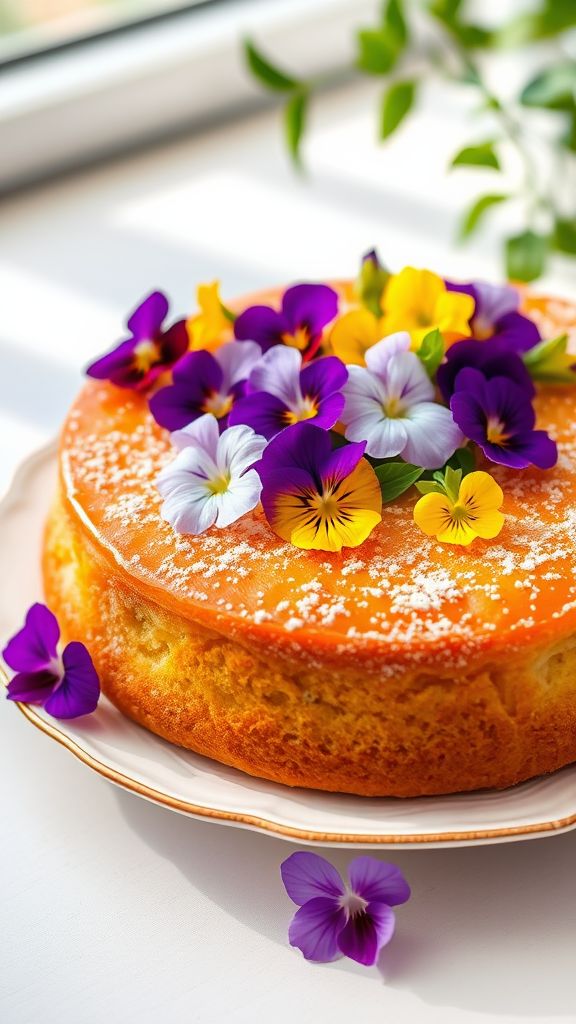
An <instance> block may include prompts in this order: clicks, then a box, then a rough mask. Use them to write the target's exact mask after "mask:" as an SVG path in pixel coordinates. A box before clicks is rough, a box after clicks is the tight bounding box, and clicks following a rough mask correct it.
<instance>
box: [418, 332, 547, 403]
mask: <svg viewBox="0 0 576 1024" xmlns="http://www.w3.org/2000/svg"><path fill="white" fill-rule="evenodd" d="M468 368H473V369H475V370H481V371H482V374H483V375H484V377H486V378H487V379H488V380H490V378H491V377H507V378H508V380H511V381H513V382H514V383H515V384H517V385H518V387H521V388H523V390H524V391H525V392H526V395H527V396H528V398H532V397H533V395H534V394H535V388H534V384H533V383H532V378H531V376H530V374H529V372H528V370H527V368H526V366H525V365H524V361H523V360H522V358H521V356H519V355H518V353H517V352H514V351H513V350H512V349H511V348H510V346H509V345H508V344H507V342H506V341H502V340H500V339H493V340H491V341H473V340H471V339H469V338H466V339H464V341H457V342H456V344H455V345H451V346H450V348H449V349H448V351H447V353H446V361H445V362H444V363H442V364H441V365H440V366H439V367H438V370H437V372H436V381H437V384H438V387H439V388H440V391H441V393H442V397H443V399H444V401H445V402H449V401H450V399H451V397H452V395H453V393H454V390H455V387H454V386H455V382H456V378H457V376H458V374H459V373H460V371H461V370H464V369H468Z"/></svg>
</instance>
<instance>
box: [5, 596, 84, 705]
mask: <svg viewBox="0 0 576 1024" xmlns="http://www.w3.org/2000/svg"><path fill="white" fill-rule="evenodd" d="M59 640H60V627H59V625H58V622H57V619H56V616H55V615H53V613H52V612H51V611H50V609H49V608H47V607H46V605H43V604H33V605H32V607H31V608H30V609H29V611H28V613H27V615H26V621H25V623H24V626H23V627H22V629H21V630H20V631H19V632H18V633H16V635H15V636H13V637H12V639H11V640H9V641H8V644H7V645H6V647H5V648H4V650H3V651H2V657H3V658H4V661H5V662H6V664H7V665H9V667H10V668H11V669H13V670H14V671H15V672H16V675H15V676H14V678H13V679H12V680H11V681H10V682H9V683H8V699H9V700H17V701H22V702H23V703H24V704H41V705H42V706H43V708H44V710H45V711H47V712H48V714H49V715H53V717H54V718H79V717H80V716H81V715H88V714H90V712H91V711H94V710H95V708H96V705H97V704H98V699H99V697H100V681H99V679H98V674H97V672H96V669H95V668H94V665H93V663H92V658H91V657H90V655H89V653H88V651H87V650H86V648H85V646H84V644H81V643H79V642H78V641H77V640H72V641H71V642H70V643H69V644H67V645H66V647H65V648H64V650H63V651H62V654H59V653H58V642H59Z"/></svg>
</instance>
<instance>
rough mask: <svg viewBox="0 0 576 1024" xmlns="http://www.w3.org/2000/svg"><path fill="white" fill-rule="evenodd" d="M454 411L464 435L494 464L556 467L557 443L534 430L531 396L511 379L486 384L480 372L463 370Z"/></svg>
mask: <svg viewBox="0 0 576 1024" xmlns="http://www.w3.org/2000/svg"><path fill="white" fill-rule="evenodd" d="M450 408H451V410H452V415H453V417H454V419H455V421H456V423H457V424H458V426H459V427H460V429H461V430H462V432H463V433H464V434H465V435H466V437H468V438H469V439H470V440H471V441H474V442H475V443H476V444H477V445H479V447H480V448H481V449H482V451H483V452H484V455H485V456H486V457H487V458H488V459H490V460H491V461H492V462H498V463H500V465H502V466H509V467H511V468H512V469H525V468H526V466H530V465H533V466H537V467H538V468H539V469H550V468H551V467H552V466H554V465H555V464H556V461H557V459H558V451H557V448H556V444H555V442H554V441H553V440H552V438H550V437H549V436H548V434H547V433H546V431H544V430H534V424H535V422H536V416H535V413H534V409H533V408H532V403H531V401H530V396H529V395H528V394H527V393H526V391H525V389H524V388H522V387H519V386H518V384H515V383H514V381H511V380H510V379H509V378H508V377H492V378H491V379H490V380H486V377H485V376H484V375H483V374H482V373H480V371H479V370H474V369H466V370H461V371H460V373H459V374H458V377H457V378H456V390H455V392H454V394H453V395H452V398H451V399H450Z"/></svg>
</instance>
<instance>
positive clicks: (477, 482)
mask: <svg viewBox="0 0 576 1024" xmlns="http://www.w3.org/2000/svg"><path fill="white" fill-rule="evenodd" d="M416 486H417V487H419V489H420V490H422V489H423V488H424V487H430V488H432V487H435V488H436V489H435V490H431V489H430V491H429V493H427V494H424V495H423V497H422V498H420V499H419V500H418V501H417V502H416V505H415V506H414V521H415V523H416V525H417V526H419V527H420V529H421V530H422V531H423V533H425V534H427V535H428V536H429V537H436V540H438V541H440V542H441V543H442V544H461V545H463V546H467V545H468V544H471V543H472V541H473V540H475V538H476V537H481V538H482V539H483V540H492V539H493V538H494V537H497V536H498V534H499V533H500V530H501V529H502V527H503V525H504V515H503V513H502V512H500V506H501V505H502V502H503V501H504V495H503V493H502V488H501V487H499V486H498V484H497V483H496V481H495V480H494V478H493V477H491V476H490V474H489V473H484V472H482V471H476V472H473V473H469V474H468V475H467V476H465V477H464V479H463V480H462V479H461V472H460V471H454V470H447V472H446V476H445V478H444V480H443V481H442V482H441V483H438V484H434V483H432V482H431V483H430V484H417V485H416Z"/></svg>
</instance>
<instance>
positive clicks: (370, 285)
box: [356, 249, 390, 317]
mask: <svg viewBox="0 0 576 1024" xmlns="http://www.w3.org/2000/svg"><path fill="white" fill-rule="evenodd" d="M389 280H390V273H389V271H388V270H386V267H384V266H383V265H382V263H381V262H380V258H379V256H378V253H377V252H376V249H371V250H370V251H369V252H367V253H366V254H365V255H364V256H363V257H362V263H361V265H360V273H359V274H358V277H357V280H356V291H357V293H358V297H359V299H360V302H361V303H362V305H363V306H364V307H365V308H366V309H369V310H370V312H371V313H373V314H374V316H375V317H381V316H382V296H383V295H384V289H385V288H386V285H387V284H388V281H389Z"/></svg>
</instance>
